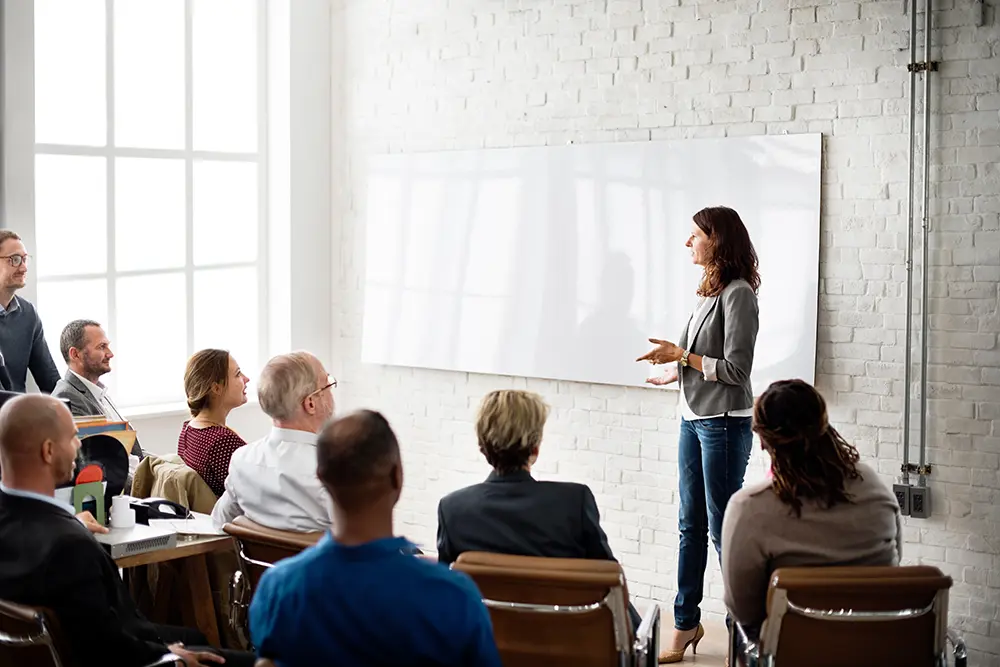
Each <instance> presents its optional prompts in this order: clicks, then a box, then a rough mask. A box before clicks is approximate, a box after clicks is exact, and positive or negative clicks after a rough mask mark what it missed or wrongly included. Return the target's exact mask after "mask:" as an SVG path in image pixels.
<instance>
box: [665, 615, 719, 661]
mask: <svg viewBox="0 0 1000 667" xmlns="http://www.w3.org/2000/svg"><path fill="white" fill-rule="evenodd" d="M672 627H673V626H672V625H663V626H662V627H661V628H660V640H661V641H662V640H663V637H664V636H666V635H667V633H669V632H670V629H671V628H672ZM728 642H729V635H728V634H727V632H726V624H725V623H723V622H721V621H719V622H714V621H708V622H706V623H705V636H704V638H702V640H701V642H700V643H699V644H698V655H693V654H692V653H691V649H690V648H689V649H688V650H687V653H686V654H685V655H684V660H683V661H682V662H680V663H678V664H680V665H698V666H699V667H723V665H724V664H725V661H726V648H727V646H728Z"/></svg>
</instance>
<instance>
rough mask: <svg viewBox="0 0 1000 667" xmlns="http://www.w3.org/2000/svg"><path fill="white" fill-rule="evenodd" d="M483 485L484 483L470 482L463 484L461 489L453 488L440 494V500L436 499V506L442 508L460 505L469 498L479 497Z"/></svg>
mask: <svg viewBox="0 0 1000 667" xmlns="http://www.w3.org/2000/svg"><path fill="white" fill-rule="evenodd" d="M485 486H486V485H485V484H471V485H469V486H463V487H462V488H461V489H455V490H454V491H452V492H451V493H448V494H446V495H444V496H442V498H441V500H439V501H438V506H439V507H441V508H442V509H446V508H452V507H461V506H462V505H465V504H466V503H467V502H468V501H469V500H472V499H474V498H478V497H480V495H482V493H483V489H484V487H485Z"/></svg>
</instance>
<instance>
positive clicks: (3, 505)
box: [0, 492, 168, 667]
mask: <svg viewBox="0 0 1000 667" xmlns="http://www.w3.org/2000/svg"><path fill="white" fill-rule="evenodd" d="M0 563H2V564H3V565H2V567H0V599H4V600H9V601H11V602H16V603H20V604H25V605H31V606H38V607H47V608H48V609H51V610H52V611H53V612H54V614H55V616H56V618H57V619H58V620H59V625H60V626H61V628H62V632H63V634H64V635H65V637H66V639H67V642H68V643H69V645H70V648H71V650H72V651H73V654H74V664H76V665H79V667H90V666H94V667H97V666H98V665H106V664H109V660H112V661H113V662H114V664H115V665H121V667H132V666H139V665H145V664H149V663H151V662H155V661H156V660H158V659H159V658H160V657H161V656H163V655H164V654H165V653H167V652H168V651H167V647H166V646H165V645H164V643H163V642H162V641H161V640H160V638H159V636H158V635H157V632H156V630H155V628H154V627H153V625H152V624H150V623H149V622H148V621H146V619H144V618H142V616H140V615H139V612H138V611H137V610H136V608H135V605H134V604H133V602H132V599H131V598H130V597H129V594H128V591H127V590H126V588H125V584H124V583H123V582H122V580H121V577H119V575H118V568H117V567H116V566H115V563H114V561H113V560H111V557H110V556H109V555H108V553H107V552H106V551H105V550H104V548H103V547H102V546H101V545H100V544H98V543H97V540H95V539H94V537H93V536H92V535H91V534H90V532H89V531H88V530H87V529H86V528H85V527H84V526H83V524H82V523H80V521H79V520H78V519H76V517H74V516H73V515H72V514H71V513H70V512H67V511H65V510H62V509H60V508H59V507H56V506H55V505H52V504H50V503H47V502H44V501H42V500H36V499H33V498H21V497H18V496H12V495H8V494H6V493H3V492H0Z"/></svg>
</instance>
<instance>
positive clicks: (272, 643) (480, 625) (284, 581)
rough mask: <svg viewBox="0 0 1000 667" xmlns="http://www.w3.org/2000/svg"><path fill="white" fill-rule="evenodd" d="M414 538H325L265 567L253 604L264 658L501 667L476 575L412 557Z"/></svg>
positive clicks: (342, 664)
mask: <svg viewBox="0 0 1000 667" xmlns="http://www.w3.org/2000/svg"><path fill="white" fill-rule="evenodd" d="M411 546H412V545H411V544H410V543H409V542H408V541H407V540H405V539H404V538H398V537H396V538H388V539H383V540H376V541H374V542H369V543H367V544H363V545H360V546H356V547H345V546H341V545H339V544H337V543H336V542H334V541H333V539H332V538H331V536H330V534H329V533H327V534H326V535H324V536H323V538H322V539H321V540H320V541H319V543H318V544H317V545H316V546H315V547H312V548H310V549H306V550H305V551H303V552H302V553H300V554H298V555H297V556H295V557H293V558H288V559H286V560H283V561H281V562H280V563H278V564H277V565H276V566H275V567H273V568H272V569H270V570H268V571H267V572H265V573H264V576H263V577H262V578H261V580H260V585H259V586H258V587H257V591H256V593H255V594H254V598H253V602H252V603H251V605H250V635H251V638H252V640H253V643H254V645H255V646H256V647H257V652H258V655H259V656H260V657H262V658H270V659H271V660H274V661H275V662H276V663H277V664H278V665H279V666H280V667H300V666H303V667H304V666H306V665H309V666H310V667H311V666H312V665H337V666H338V667H379V666H381V665H385V666H386V667H389V666H392V667H397V666H398V665H412V666H413V667H418V666H424V665H426V666H428V667H429V666H431V665H434V666H440V667H450V666H454V667H459V666H462V667H467V666H469V665H476V666H477V667H500V655H499V653H498V652H497V648H496V643H495V642H494V640H493V627H492V624H491V623H490V617H489V613H488V612H487V611H486V607H485V606H483V603H482V600H481V598H480V595H479V590H478V589H477V588H476V586H475V584H473V583H472V580H471V579H469V577H468V576H466V575H465V574H462V573H461V572H455V571H453V570H449V569H448V568H447V567H445V566H444V565H439V564H438V563H434V562H429V561H426V560H423V559H421V558H417V557H416V556H412V555H408V554H404V553H402V552H401V549H406V548H408V547H411Z"/></svg>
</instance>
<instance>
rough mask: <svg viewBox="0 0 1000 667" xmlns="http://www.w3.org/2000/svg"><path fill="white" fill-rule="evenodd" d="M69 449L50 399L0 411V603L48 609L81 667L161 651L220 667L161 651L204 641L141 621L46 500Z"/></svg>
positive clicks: (213, 658)
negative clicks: (184, 639)
mask: <svg viewBox="0 0 1000 667" xmlns="http://www.w3.org/2000/svg"><path fill="white" fill-rule="evenodd" d="M79 444H80V443H79V440H78V439H77V438H76V426H75V425H74V424H73V418H72V416H71V415H70V413H69V411H68V410H67V409H66V407H65V406H64V405H62V404H61V403H60V402H59V401H58V400H56V399H54V398H52V397H50V396H44V395H39V394H30V395H25V396H20V397H18V398H15V399H13V400H10V401H8V402H7V403H5V404H4V406H3V408H0V465H2V468H3V482H2V483H0V562H2V563H3V564H4V566H3V567H2V568H0V599H4V600H9V601H11V602H16V603H19V604H25V605H30V606H34V607H45V608H47V609H50V610H51V611H52V612H53V613H54V614H55V616H56V618H57V619H58V621H59V625H60V627H61V629H62V632H63V633H64V635H65V636H66V639H67V642H68V644H69V647H70V650H71V651H72V654H73V656H72V657H73V662H74V664H76V665H80V666H81V667H90V666H92V665H93V666H95V667H96V666H97V665H105V664H112V663H113V664H115V665H121V666H122V667H138V666H139V665H145V664H148V663H151V662H155V661H156V660H158V659H160V658H161V657H162V656H164V655H165V654H167V653H174V654H176V655H177V656H179V657H181V658H183V659H184V660H185V661H186V662H187V664H188V665H189V666H192V665H208V664H211V663H216V662H222V660H220V658H219V655H216V654H214V653H210V652H209V651H207V650H198V649H190V648H185V647H184V646H183V644H171V645H167V642H168V641H169V640H168V639H167V637H169V636H171V635H173V636H175V637H178V638H179V637H195V638H196V639H197V640H200V641H201V643H204V638H203V637H199V635H198V633H194V632H192V631H185V630H183V629H180V628H164V627H160V626H155V625H153V624H151V623H149V622H148V621H147V620H146V619H144V618H143V617H142V616H141V615H140V614H139V613H138V611H137V610H136V608H135V605H134V604H133V603H132V600H131V599H130V597H129V594H128V591H127V590H126V589H125V585H124V583H123V582H122V580H121V578H120V577H119V575H118V569H117V567H116V566H115V563H114V561H112V560H111V557H110V556H109V555H108V553H107V552H106V551H105V550H104V548H103V547H101V545H100V544H98V543H97V541H96V540H95V539H94V537H93V535H91V533H90V532H89V531H88V530H87V528H85V527H84V526H83V524H82V523H81V522H80V521H79V520H78V519H77V518H76V517H74V516H73V510H72V508H71V507H69V506H68V505H63V504H62V503H60V502H59V501H57V500H56V499H55V498H54V494H55V488H56V486H57V485H58V484H61V483H64V482H66V481H68V480H69V479H70V478H71V476H72V472H73V464H74V460H75V458H76V453H77V450H78V448H79ZM221 653H222V654H223V655H224V656H225V657H226V662H227V664H229V665H247V666H250V665H253V663H254V659H253V656H252V655H249V654H242V653H236V652H229V651H226V652H221Z"/></svg>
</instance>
